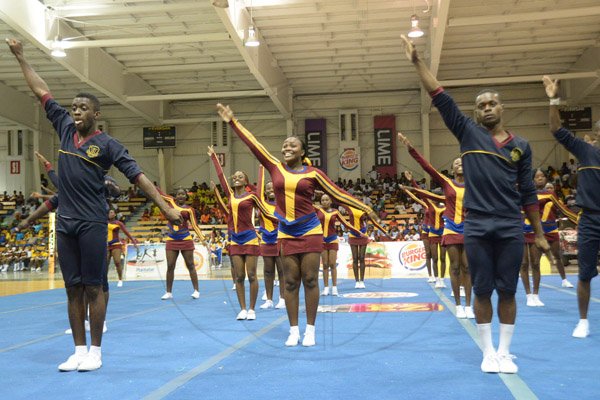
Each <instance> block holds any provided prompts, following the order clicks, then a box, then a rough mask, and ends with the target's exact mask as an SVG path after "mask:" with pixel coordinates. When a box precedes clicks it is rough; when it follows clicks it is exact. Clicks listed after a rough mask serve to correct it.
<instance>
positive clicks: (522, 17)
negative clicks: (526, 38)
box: [448, 6, 600, 28]
mask: <svg viewBox="0 0 600 400" xmlns="http://www.w3.org/2000/svg"><path fill="white" fill-rule="evenodd" d="M594 15H600V6H594V7H582V8H565V9H561V10H552V11H541V12H530V13H516V14H504V15H488V16H481V15H480V16H476V17H455V18H450V20H449V21H448V26H449V27H451V28H454V27H458V26H473V25H493V24H508V23H518V22H529V21H545V20H550V19H565V18H579V17H591V16H594Z"/></svg>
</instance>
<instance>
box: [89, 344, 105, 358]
mask: <svg viewBox="0 0 600 400" xmlns="http://www.w3.org/2000/svg"><path fill="white" fill-rule="evenodd" d="M101 349H102V348H101V347H100V346H90V353H91V354H96V355H98V356H99V357H101V356H102V350H101Z"/></svg>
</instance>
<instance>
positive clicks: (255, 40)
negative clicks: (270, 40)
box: [244, 25, 260, 47]
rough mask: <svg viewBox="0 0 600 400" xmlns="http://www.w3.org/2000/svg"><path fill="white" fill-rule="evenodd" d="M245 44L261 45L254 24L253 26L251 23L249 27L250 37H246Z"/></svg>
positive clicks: (250, 45)
mask: <svg viewBox="0 0 600 400" xmlns="http://www.w3.org/2000/svg"><path fill="white" fill-rule="evenodd" d="M244 46H246V47H257V46H260V41H259V40H258V37H256V30H255V29H254V26H252V25H250V26H249V27H248V37H247V38H246V41H245V42H244Z"/></svg>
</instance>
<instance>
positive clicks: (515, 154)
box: [510, 147, 523, 162]
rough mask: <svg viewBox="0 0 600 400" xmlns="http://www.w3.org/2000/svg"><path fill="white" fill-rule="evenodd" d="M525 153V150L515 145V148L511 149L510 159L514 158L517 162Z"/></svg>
mask: <svg viewBox="0 0 600 400" xmlns="http://www.w3.org/2000/svg"><path fill="white" fill-rule="evenodd" d="M522 155H523V150H521V149H520V148H518V147H515V148H514V149H512V150H511V151H510V159H511V160H513V162H517V161H519V160H520V159H521V156H522Z"/></svg>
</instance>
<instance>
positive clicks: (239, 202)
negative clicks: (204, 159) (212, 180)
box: [208, 146, 269, 321]
mask: <svg viewBox="0 0 600 400" xmlns="http://www.w3.org/2000/svg"><path fill="white" fill-rule="evenodd" d="M208 156H209V157H210V159H211V160H212V162H213V165H214V167H215V170H216V171H217V176H218V178H219V181H220V182H221V187H222V188H223V190H224V192H225V195H226V196H227V199H228V200H229V212H230V213H231V214H230V215H231V225H232V229H231V230H230V231H229V238H230V240H231V243H230V244H229V257H230V258H231V264H232V265H233V268H234V270H235V287H236V293H237V298H238V302H239V303H240V308H241V310H240V312H239V313H238V315H237V317H236V318H237V320H239V321H241V320H245V319H247V320H255V319H256V312H255V311H254V308H255V306H256V298H257V296H258V280H257V279H256V257H257V256H258V254H259V250H260V249H259V244H260V243H259V240H258V235H257V234H256V231H255V229H254V224H253V222H252V216H253V213H254V207H257V208H258V209H259V211H260V212H261V213H262V214H263V215H265V216H268V215H269V212H268V211H267V209H266V208H264V206H263V203H262V202H261V201H260V200H259V199H258V197H256V195H255V194H253V193H250V192H248V191H246V187H247V186H248V176H247V175H246V174H245V173H244V172H242V171H236V172H235V173H234V174H233V176H232V177H231V182H232V185H233V189H232V188H231V187H230V186H229V183H228V182H227V179H225V175H224V174H223V169H222V168H221V164H220V163H219V159H218V158H217V155H216V154H215V151H214V149H213V147H212V146H208ZM246 273H247V274H248V281H249V282H250V307H249V308H248V310H246V290H245V287H244V281H245V280H246Z"/></svg>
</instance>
